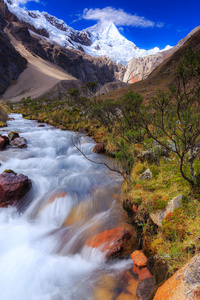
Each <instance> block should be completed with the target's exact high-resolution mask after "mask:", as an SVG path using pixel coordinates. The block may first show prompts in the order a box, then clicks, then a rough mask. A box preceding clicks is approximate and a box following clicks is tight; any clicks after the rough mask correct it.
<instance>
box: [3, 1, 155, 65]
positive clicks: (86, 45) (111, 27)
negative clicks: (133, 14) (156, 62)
mask: <svg viewBox="0 0 200 300" xmlns="http://www.w3.org/2000/svg"><path fill="white" fill-rule="evenodd" d="M4 2H5V3H7V5H8V8H9V10H10V11H11V12H12V13H13V14H15V15H16V16H17V17H18V18H19V19H20V20H22V21H25V22H27V23H30V24H31V25H33V26H34V27H35V28H36V29H45V30H46V32H47V33H48V34H49V39H50V40H52V41H54V42H56V43H57V44H59V45H60V46H62V47H66V48H70V49H76V50H81V51H84V52H85V53H86V54H88V55H91V56H93V57H99V56H107V57H108V58H110V59H112V60H113V61H114V62H118V63H121V64H123V65H126V63H127V62H128V61H129V60H131V59H132V58H134V57H142V56H147V55H149V54H155V53H157V52H159V51H160V49H159V48H157V47H155V48H154V49H151V50H148V51H146V50H144V49H139V48H137V47H136V45H135V44H134V43H133V42H131V41H129V40H127V39H126V38H125V37H124V36H123V35H122V34H121V33H120V32H119V30H118V29H117V27H116V26H115V24H114V23H112V22H98V23H97V24H96V25H94V26H92V27H89V28H87V29H85V30H82V31H78V30H75V29H73V28H71V27H70V26H68V25H67V24H66V23H65V22H64V21H63V20H59V19H58V18H56V17H54V16H52V15H50V14H48V13H46V12H39V11H28V10H26V9H25V8H23V7H20V6H18V5H17V4H15V5H14V4H13V3H14V2H13V3H12V2H11V0H4Z"/></svg>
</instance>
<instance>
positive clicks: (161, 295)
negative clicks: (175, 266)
mask: <svg viewBox="0 0 200 300" xmlns="http://www.w3.org/2000/svg"><path fill="white" fill-rule="evenodd" d="M161 299H162V300H171V299H176V300H199V299H200V254H198V255H196V256H195V257H194V258H193V259H192V260H191V261H190V262H189V263H188V264H186V265H185V266H184V267H182V268H181V269H179V270H178V271H177V272H176V273H175V274H174V275H173V276H172V277H170V278H169V279H168V280H167V281H166V282H165V283H164V284H163V285H162V286H161V287H159V289H158V290H157V292H156V294H155V297H154V300H161Z"/></svg>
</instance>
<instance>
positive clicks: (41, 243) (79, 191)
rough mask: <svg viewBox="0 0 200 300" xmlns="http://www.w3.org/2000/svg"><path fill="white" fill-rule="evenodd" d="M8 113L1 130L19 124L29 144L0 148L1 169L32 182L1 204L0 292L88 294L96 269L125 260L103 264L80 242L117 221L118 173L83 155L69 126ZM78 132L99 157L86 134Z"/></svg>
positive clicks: (45, 298) (18, 299)
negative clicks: (11, 203) (16, 198)
mask: <svg viewBox="0 0 200 300" xmlns="http://www.w3.org/2000/svg"><path fill="white" fill-rule="evenodd" d="M11 117H13V118H14V120H13V121H8V122H7V123H8V127H5V128H3V129H2V130H0V133H2V134H8V133H9V132H10V131H12V130H14V131H18V132H19V134H20V136H22V137H25V138H26V139H27V141H28V147H27V148H26V149H18V148H14V147H9V148H8V149H7V150H5V151H1V152H0V162H1V166H0V173H2V172H3V171H4V170H5V169H12V170H14V171H15V172H16V173H22V174H24V175H27V176H28V177H29V178H30V179H31V180H32V182H33V185H32V189H31V190H30V192H29V193H28V194H27V195H26V196H25V198H24V199H23V201H21V202H20V204H19V205H18V206H17V207H8V208H0V299H1V300H73V299H75V300H79V299H81V300H82V299H83V300H86V299H87V300H88V299H91V300H92V299H94V297H93V291H94V287H95V285H96V283H97V282H98V280H99V278H100V276H102V274H111V275H112V276H117V274H118V272H121V271H122V270H126V269H128V268H130V267H131V261H130V260H122V261H115V262H112V263H106V261H105V258H104V256H103V255H102V253H101V252H100V251H98V249H91V248H87V247H85V241H86V240H87V239H88V238H89V237H91V236H92V235H93V234H95V233H98V232H101V231H103V230H105V229H110V228H113V227H115V226H117V224H119V223H120V222H121V221H123V218H124V217H123V215H122V210H121V209H120V207H119V203H118V201H116V200H117V199H116V197H117V196H116V195H118V194H119V190H120V182H121V178H120V177H119V176H118V175H114V173H112V172H110V171H108V170H107V169H106V167H104V166H101V165H96V164H93V163H91V162H89V161H88V160H86V159H85V158H84V157H83V156H82V155H81V153H80V152H78V151H77V150H76V149H75V147H74V146H73V144H72V141H71V139H72V137H73V138H74V140H76V134H75V133H73V132H69V131H62V130H60V129H55V128H54V127H52V126H49V125H45V126H44V127H38V123H37V122H36V121H31V120H25V119H23V118H22V116H21V115H19V114H12V115H11ZM80 139H81V145H82V146H81V147H82V149H83V151H84V153H85V154H87V155H88V156H89V157H90V158H92V159H94V160H98V159H99V155H97V154H94V153H93V152H92V149H93V147H94V142H93V140H92V139H90V138H89V137H86V136H84V135H82V136H80ZM56 195H58V196H56Z"/></svg>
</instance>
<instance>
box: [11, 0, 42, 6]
mask: <svg viewBox="0 0 200 300" xmlns="http://www.w3.org/2000/svg"><path fill="white" fill-rule="evenodd" d="M31 1H32V2H40V1H39V0H11V1H10V2H12V5H16V6H20V5H25V4H26V3H27V2H31Z"/></svg>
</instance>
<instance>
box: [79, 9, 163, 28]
mask: <svg viewBox="0 0 200 300" xmlns="http://www.w3.org/2000/svg"><path fill="white" fill-rule="evenodd" d="M80 19H85V20H94V21H98V22H101V23H108V22H112V23H114V24H115V25H116V26H132V27H143V28H145V27H146V28H147V27H162V26H163V25H164V24H163V23H155V22H153V21H150V20H148V19H146V18H145V17H141V16H138V15H136V14H135V15H132V14H130V13H127V12H125V11H124V10H123V9H120V8H119V9H117V8H114V7H111V6H107V7H105V8H103V9H100V8H91V9H88V8H85V9H84V11H83V14H82V16H81V17H79V20H80Z"/></svg>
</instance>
